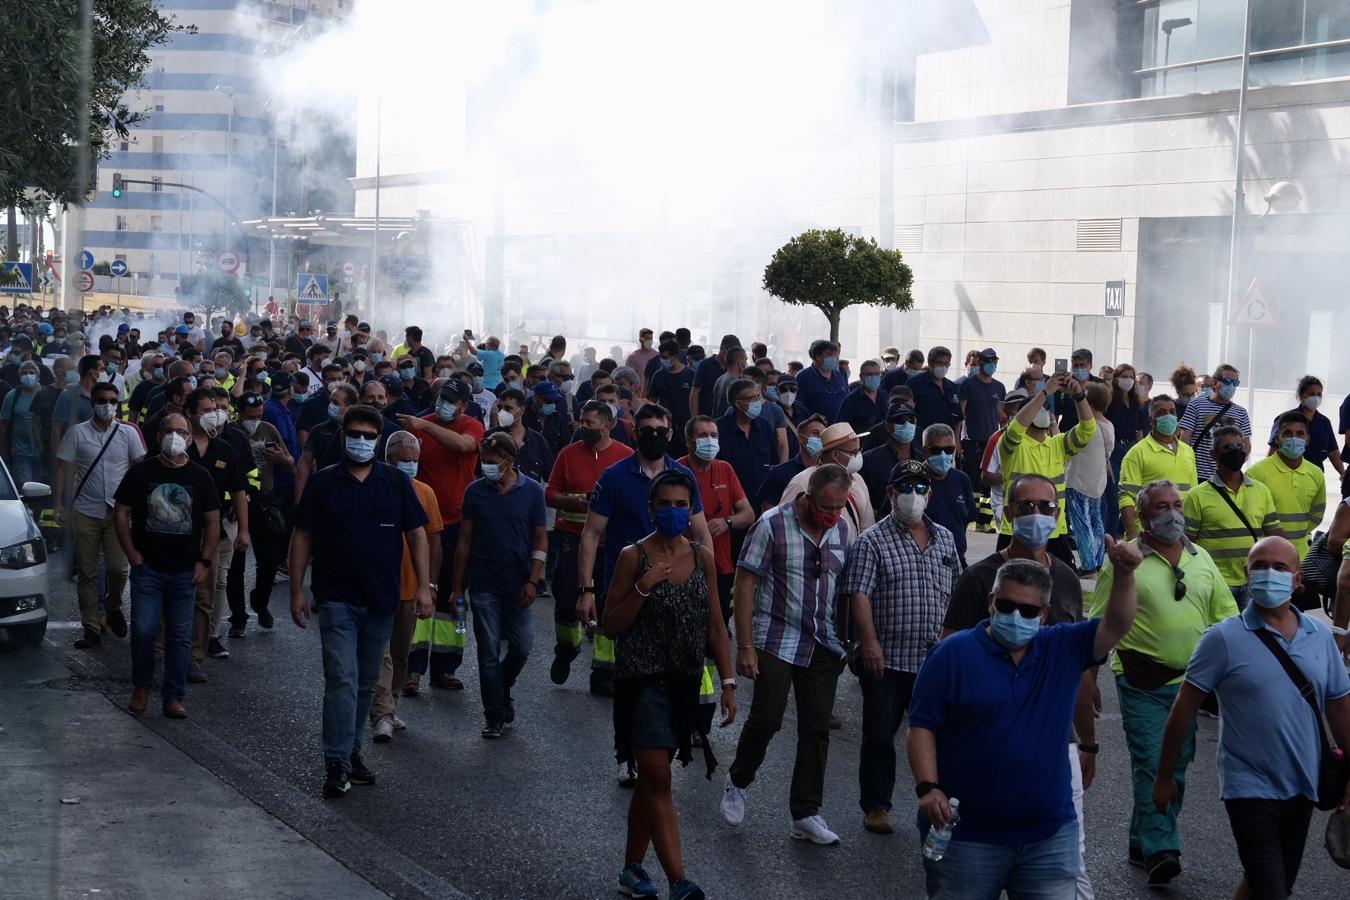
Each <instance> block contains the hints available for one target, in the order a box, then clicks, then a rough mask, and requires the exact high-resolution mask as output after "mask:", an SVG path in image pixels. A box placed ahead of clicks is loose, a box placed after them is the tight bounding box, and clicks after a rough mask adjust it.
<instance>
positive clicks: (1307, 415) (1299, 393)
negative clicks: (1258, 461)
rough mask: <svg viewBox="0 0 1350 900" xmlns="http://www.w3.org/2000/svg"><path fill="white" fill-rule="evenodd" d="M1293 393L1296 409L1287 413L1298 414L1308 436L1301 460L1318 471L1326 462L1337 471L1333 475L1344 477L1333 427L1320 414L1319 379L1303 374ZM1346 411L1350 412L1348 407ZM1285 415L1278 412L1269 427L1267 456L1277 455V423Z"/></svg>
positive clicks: (1342, 463)
mask: <svg viewBox="0 0 1350 900" xmlns="http://www.w3.org/2000/svg"><path fill="white" fill-rule="evenodd" d="M1294 394H1295V396H1296V397H1297V399H1298V406H1296V407H1294V408H1293V409H1291V410H1288V411H1287V412H1296V413H1298V414H1299V415H1301V416H1303V420H1304V421H1305V422H1307V423H1308V436H1307V442H1306V444H1305V445H1304V448H1303V458H1304V459H1306V460H1307V461H1308V462H1310V463H1312V464H1313V465H1314V466H1316V467H1317V468H1319V469H1320V468H1322V464H1323V463H1325V462H1326V461H1327V460H1328V459H1329V460H1331V465H1332V468H1334V469H1335V470H1336V474H1337V475H1338V476H1339V477H1341V478H1344V477H1345V463H1344V462H1342V460H1341V450H1340V445H1339V444H1338V443H1337V441H1336V429H1335V428H1333V427H1332V425H1331V420H1330V419H1329V418H1327V417H1326V416H1325V415H1324V414H1323V413H1321V412H1319V410H1320V409H1321V407H1322V381H1321V379H1319V378H1318V377H1317V376H1315V375H1304V376H1303V377H1302V378H1300V379H1299V380H1298V387H1297V389H1296V390H1295V392H1294ZM1346 408H1347V409H1350V407H1346ZM1285 415H1286V413H1281V414H1280V415H1278V416H1276V417H1275V421H1273V422H1272V423H1271V425H1270V439H1269V440H1268V441H1267V442H1266V443H1267V444H1268V445H1269V454H1268V455H1270V456H1275V455H1277V453H1278V451H1279V449H1280V438H1279V435H1280V420H1281V419H1283V418H1284V416H1285Z"/></svg>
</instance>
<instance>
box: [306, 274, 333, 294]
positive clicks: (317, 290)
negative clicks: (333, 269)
mask: <svg viewBox="0 0 1350 900" xmlns="http://www.w3.org/2000/svg"><path fill="white" fill-rule="evenodd" d="M327 297H328V293H327V292H326V291H325V290H324V289H323V288H321V287H319V279H317V278H315V277H314V276H313V275H311V276H309V281H308V282H306V284H305V289H304V290H303V291H301V292H300V299H301V300H325V299H327Z"/></svg>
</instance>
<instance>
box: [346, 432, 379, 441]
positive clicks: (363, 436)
mask: <svg viewBox="0 0 1350 900" xmlns="http://www.w3.org/2000/svg"><path fill="white" fill-rule="evenodd" d="M343 433H344V434H346V435H347V437H349V438H351V439H352V440H363V441H373V440H375V439H376V438H378V437H379V435H378V434H373V433H372V432H369V431H345V432H343Z"/></svg>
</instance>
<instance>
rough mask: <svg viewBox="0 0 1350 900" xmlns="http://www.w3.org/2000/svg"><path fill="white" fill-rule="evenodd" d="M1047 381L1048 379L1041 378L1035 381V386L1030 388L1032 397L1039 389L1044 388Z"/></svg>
mask: <svg viewBox="0 0 1350 900" xmlns="http://www.w3.org/2000/svg"><path fill="white" fill-rule="evenodd" d="M1049 383H1050V382H1049V380H1048V379H1045V378H1042V379H1041V380H1040V381H1038V382H1036V386H1035V387H1034V388H1032V389H1031V395H1032V396H1033V397H1034V396H1035V395H1037V394H1039V393H1040V392H1041V391H1043V390H1045V386H1046V385H1047V384H1049Z"/></svg>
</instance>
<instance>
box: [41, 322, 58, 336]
mask: <svg viewBox="0 0 1350 900" xmlns="http://www.w3.org/2000/svg"><path fill="white" fill-rule="evenodd" d="M54 330H55V329H53V328H52V326H51V325H49V324H47V323H46V322H43V323H42V324H41V325H39V326H38V334H51V333H52V331H54Z"/></svg>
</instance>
